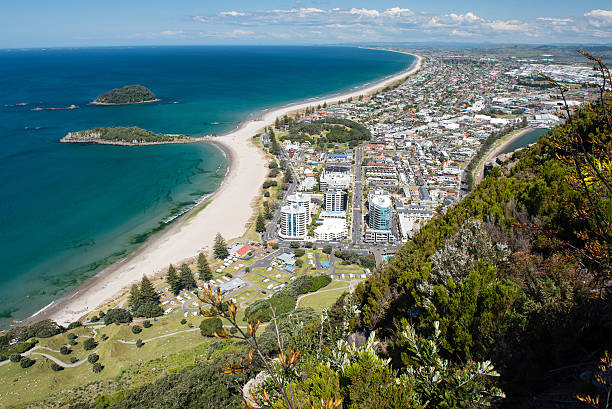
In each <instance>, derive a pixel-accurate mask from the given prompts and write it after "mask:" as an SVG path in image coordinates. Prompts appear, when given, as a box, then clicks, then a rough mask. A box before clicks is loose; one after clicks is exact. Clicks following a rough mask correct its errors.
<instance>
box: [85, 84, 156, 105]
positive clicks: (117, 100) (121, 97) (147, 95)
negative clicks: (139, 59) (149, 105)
mask: <svg viewBox="0 0 612 409" xmlns="http://www.w3.org/2000/svg"><path fill="white" fill-rule="evenodd" d="M154 100H155V94H153V92H151V90H150V89H148V88H147V87H144V86H142V85H126V86H124V87H121V88H115V89H113V90H110V91H108V92H105V93H104V94H100V95H98V98H96V100H95V101H94V102H95V103H98V104H137V103H140V102H146V101H154Z"/></svg>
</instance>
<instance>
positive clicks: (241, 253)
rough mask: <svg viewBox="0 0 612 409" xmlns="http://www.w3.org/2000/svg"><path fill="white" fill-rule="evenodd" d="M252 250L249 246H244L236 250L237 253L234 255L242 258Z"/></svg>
mask: <svg viewBox="0 0 612 409" xmlns="http://www.w3.org/2000/svg"><path fill="white" fill-rule="evenodd" d="M251 249H252V247H251V246H248V245H244V246H242V247H240V248H239V249H238V251H236V254H238V255H239V256H240V257H242V256H244V255H245V254H246V253H248V252H249V251H250V250H251Z"/></svg>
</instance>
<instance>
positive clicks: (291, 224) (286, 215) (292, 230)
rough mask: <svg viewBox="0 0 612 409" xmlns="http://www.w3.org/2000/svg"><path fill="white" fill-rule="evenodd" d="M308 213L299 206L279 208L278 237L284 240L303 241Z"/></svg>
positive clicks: (304, 208) (291, 205)
mask: <svg viewBox="0 0 612 409" xmlns="http://www.w3.org/2000/svg"><path fill="white" fill-rule="evenodd" d="M308 213H309V211H308V210H307V209H306V207H304V206H303V205H301V204H296V203H293V204H290V205H286V206H283V207H281V229H280V233H279V235H280V236H281V237H282V238H285V239H303V238H305V237H306V225H307V224H308V221H307V219H308Z"/></svg>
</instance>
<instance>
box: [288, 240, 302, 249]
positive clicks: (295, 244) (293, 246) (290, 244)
mask: <svg viewBox="0 0 612 409" xmlns="http://www.w3.org/2000/svg"><path fill="white" fill-rule="evenodd" d="M289 247H291V248H292V249H299V248H300V243H299V242H297V241H292V242H291V243H289Z"/></svg>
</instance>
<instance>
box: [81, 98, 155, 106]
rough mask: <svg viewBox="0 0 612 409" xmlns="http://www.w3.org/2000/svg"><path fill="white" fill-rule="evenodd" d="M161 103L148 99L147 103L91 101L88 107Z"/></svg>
mask: <svg viewBox="0 0 612 409" xmlns="http://www.w3.org/2000/svg"><path fill="white" fill-rule="evenodd" d="M159 101H161V98H155V99H148V100H146V101H139V102H96V101H91V102H89V103H87V105H98V106H106V107H112V106H120V105H137V104H149V103H151V102H159Z"/></svg>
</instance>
